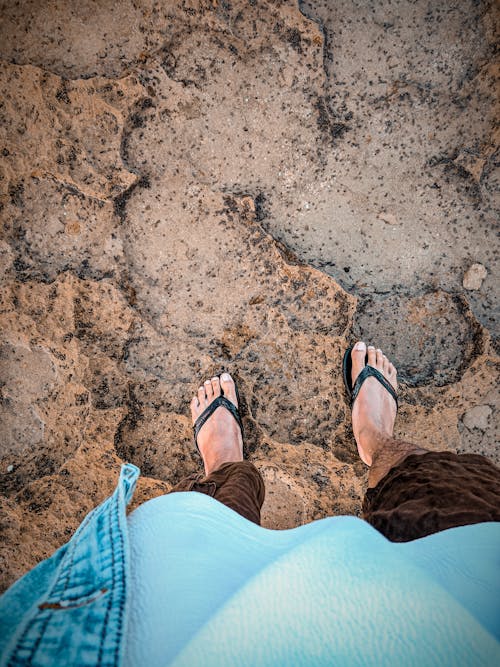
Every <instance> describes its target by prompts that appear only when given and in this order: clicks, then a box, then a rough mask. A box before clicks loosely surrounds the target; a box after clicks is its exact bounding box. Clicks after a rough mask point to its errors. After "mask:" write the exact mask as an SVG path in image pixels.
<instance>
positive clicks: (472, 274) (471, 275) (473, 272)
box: [462, 264, 488, 290]
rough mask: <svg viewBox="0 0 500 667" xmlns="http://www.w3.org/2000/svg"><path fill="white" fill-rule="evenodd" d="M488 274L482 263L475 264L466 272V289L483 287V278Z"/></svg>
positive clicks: (464, 284)
mask: <svg viewBox="0 0 500 667" xmlns="http://www.w3.org/2000/svg"><path fill="white" fill-rule="evenodd" d="M487 275H488V271H487V270H486V267H484V266H483V265H482V264H473V265H472V266H471V267H470V268H468V269H467V271H466V272H465V274H464V279H463V281H462V284H463V286H464V288H465V289H469V290H476V289H481V285H482V284H483V280H484V279H485V278H486V276H487Z"/></svg>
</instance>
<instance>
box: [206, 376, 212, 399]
mask: <svg viewBox="0 0 500 667" xmlns="http://www.w3.org/2000/svg"><path fill="white" fill-rule="evenodd" d="M205 394H206V395H207V400H208V401H213V399H214V390H213V389H212V381H211V380H205Z"/></svg>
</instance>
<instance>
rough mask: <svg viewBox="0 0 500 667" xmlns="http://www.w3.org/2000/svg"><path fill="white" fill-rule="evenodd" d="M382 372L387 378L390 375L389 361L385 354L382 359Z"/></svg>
mask: <svg viewBox="0 0 500 667" xmlns="http://www.w3.org/2000/svg"><path fill="white" fill-rule="evenodd" d="M382 371H383V373H384V375H385V376H387V375H388V374H389V359H388V358H387V357H386V356H385V354H384V355H383V359H382Z"/></svg>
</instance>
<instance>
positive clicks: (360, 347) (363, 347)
mask: <svg viewBox="0 0 500 667" xmlns="http://www.w3.org/2000/svg"><path fill="white" fill-rule="evenodd" d="M354 349H355V350H366V345H365V344H364V343H363V341H360V342H359V343H356V345H355V346H354Z"/></svg>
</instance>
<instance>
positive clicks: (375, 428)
mask: <svg viewBox="0 0 500 667" xmlns="http://www.w3.org/2000/svg"><path fill="white" fill-rule="evenodd" d="M367 356H368V361H366V357H367ZM351 358H352V382H353V385H354V382H355V381H356V378H357V377H358V375H359V374H360V373H361V371H362V370H363V368H364V367H365V365H366V363H368V364H369V365H370V366H373V367H374V368H376V369H377V370H379V371H380V372H381V373H382V375H383V376H384V377H385V378H386V380H388V381H389V382H390V383H391V384H392V386H393V387H394V389H395V390H397V388H398V383H397V371H396V368H395V367H394V365H393V364H392V363H391V362H390V361H389V359H388V358H387V357H386V356H385V354H383V352H382V350H376V349H375V348H374V347H373V346H372V345H370V346H368V348H367V347H366V345H365V343H363V342H359V343H356V345H355V346H354V348H353V350H352V353H351ZM395 421H396V403H395V402H394V399H393V398H392V396H391V395H390V394H389V392H388V391H387V390H386V389H384V387H383V386H382V385H381V384H380V382H379V381H378V380H377V379H376V378H374V377H369V378H367V379H366V380H365V381H364V382H363V385H362V387H361V389H360V392H359V394H358V396H357V398H356V400H355V402H354V405H353V407H352V430H353V433H354V437H355V439H356V444H357V445H358V452H359V456H360V458H361V460H362V461H363V462H364V463H366V465H368V466H370V472H369V475H368V487H374V486H377V484H378V482H379V481H380V480H381V479H382V478H383V477H384V476H385V475H386V474H387V473H388V472H389V470H390V469H391V468H393V467H394V466H395V465H397V464H398V463H400V462H401V461H402V460H403V459H405V458H406V457H407V456H409V455H410V454H425V452H427V451H428V450H426V449H424V448H423V447H420V446H419V445H415V444H413V443H411V442H406V441H404V440H398V439H396V438H394V437H393V431H394V422H395Z"/></svg>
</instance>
